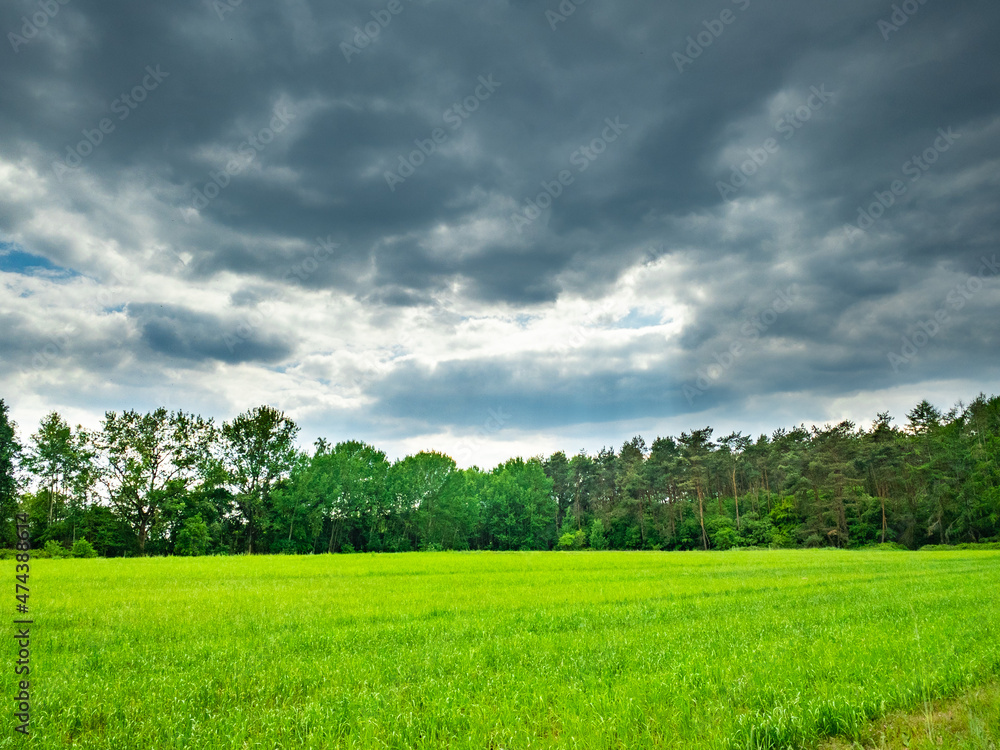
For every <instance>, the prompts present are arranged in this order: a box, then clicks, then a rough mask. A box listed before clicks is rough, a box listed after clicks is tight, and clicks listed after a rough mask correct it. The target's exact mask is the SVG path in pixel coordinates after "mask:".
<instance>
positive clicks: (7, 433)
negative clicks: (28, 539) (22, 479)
mask: <svg viewBox="0 0 1000 750" xmlns="http://www.w3.org/2000/svg"><path fill="white" fill-rule="evenodd" d="M16 430H17V425H16V424H15V423H14V422H13V421H12V420H11V419H10V409H9V408H8V407H7V404H6V403H4V400H3V399H2V398H0V546H5V547H6V546H14V543H15V542H16V536H15V531H14V515H15V514H16V513H17V495H18V489H19V487H18V479H17V460H18V458H19V457H20V455H21V444H20V443H19V442H18V441H17V434H16Z"/></svg>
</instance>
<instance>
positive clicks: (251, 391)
mask: <svg viewBox="0 0 1000 750" xmlns="http://www.w3.org/2000/svg"><path fill="white" fill-rule="evenodd" d="M0 31H4V32H5V35H6V37H7V47H6V49H5V50H3V51H2V52H0V54H2V55H3V58H4V63H3V65H2V66H0V195H3V200H2V201H0V241H2V243H3V244H0V284H2V289H3V292H2V293H3V296H2V298H0V323H2V325H0V351H2V356H0V389H2V390H0V395H2V396H3V397H5V398H6V399H7V400H8V401H10V402H11V403H12V404H13V407H14V412H15V415H16V416H17V417H18V419H19V420H20V421H21V422H22V427H23V428H27V429H26V430H25V431H27V430H30V429H33V427H34V425H35V424H36V423H37V422H36V420H37V418H38V417H39V416H41V413H42V412H43V411H45V410H47V409H50V408H56V409H59V410H61V411H64V412H66V413H68V414H70V415H75V417H76V418H79V419H81V420H84V421H89V422H93V421H95V420H96V419H97V418H98V417H99V415H100V414H101V413H102V412H103V410H105V409H120V408H130V407H137V408H142V407H144V406H152V405H154V404H157V403H166V404H167V405H170V406H173V407H175V408H177V407H181V408H184V409H191V410H200V411H203V412H205V413H207V414H213V415H217V416H220V417H228V416H231V415H232V414H234V413H236V412H238V411H242V410H244V409H245V408H248V407H249V406H252V405H255V404H257V403H262V402H269V403H273V404H275V405H277V406H279V407H281V408H284V409H286V410H288V411H289V412H290V413H291V414H292V415H293V416H295V417H296V418H297V419H298V420H300V421H301V422H302V423H303V424H304V425H305V426H306V430H305V434H306V435H307V436H311V437H315V436H318V435H320V434H322V435H326V436H328V437H330V438H332V439H334V440H337V439H346V438H349V437H350V438H360V439H367V440H371V441H376V442H379V443H380V444H381V445H385V446H387V447H388V448H389V449H390V451H395V452H396V453H400V454H401V453H403V452H406V451H408V450H414V449H417V448H420V447H426V448H430V447H439V448H442V449H446V450H451V451H452V452H456V453H458V452H461V451H464V452H465V453H466V454H468V457H469V459H468V460H469V462H471V461H473V460H475V461H478V462H480V463H484V462H485V463H488V462H489V461H492V460H495V459H498V458H500V457H502V456H503V455H505V454H506V453H516V452H523V453H537V452H542V451H548V450H553V449H557V448H564V449H567V450H576V449H577V448H583V447H586V448H589V449H594V448H596V447H600V445H601V444H602V443H604V442H609V443H610V442H615V441H620V440H621V439H622V438H623V437H626V436H628V435H629V434H633V433H635V432H638V431H640V430H645V431H647V433H650V434H651V432H655V431H662V432H666V431H670V430H674V431H676V430H679V429H689V428H690V427H692V426H701V425H703V424H704V423H713V424H725V423H730V424H732V425H733V427H734V428H739V427H741V426H742V427H744V428H749V429H762V430H763V429H768V430H769V429H773V428H774V427H777V426H779V425H780V424H786V423H787V422H788V421H789V414H788V413H787V412H788V411H791V410H792V407H794V409H795V410H796V411H795V412H794V413H792V414H791V415H790V419H791V420H792V421H799V420H800V419H803V420H807V421H808V420H816V421H822V420H825V419H833V418H839V417H843V416H845V415H846V416H850V417H852V418H855V419H865V418H871V417H872V416H874V412H873V411H872V409H873V408H879V409H880V408H882V407H883V404H884V405H886V406H890V407H892V408H906V405H908V404H909V403H910V401H909V399H911V398H916V399H919V398H922V397H924V396H926V397H928V398H931V399H933V400H937V401H938V402H939V403H941V405H943V406H947V405H949V403H950V401H951V400H953V399H954V398H957V397H958V396H960V395H964V396H971V395H974V393H975V392H978V391H979V390H981V389H982V390H987V391H989V390H993V391H994V392H995V391H997V390H998V389H997V385H998V383H1000V372H998V370H1000V368H998V366H997V359H996V352H997V351H998V346H1000V341H998V338H1000V335H998V334H1000V330H998V324H997V309H998V303H1000V268H998V266H997V264H996V257H997V254H998V250H1000V248H998V244H1000V243H998V238H1000V226H998V223H1000V212H998V210H997V208H998V197H1000V182H998V179H997V175H998V174H1000V148H998V146H1000V117H998V110H1000V99H998V95H997V91H1000V49H998V48H997V46H996V44H995V43H994V40H995V38H996V35H997V33H998V32H1000V8H998V7H997V6H996V4H995V3H991V2H987V1H986V0H972V1H970V2H967V3H963V4H961V7H957V6H955V5H953V4H947V3H943V2H941V0H926V2H923V3H921V2H918V0H908V1H907V2H906V3H900V4H897V5H895V6H893V5H892V4H885V5H884V6H883V5H880V4H877V3H876V4H874V5H873V4H872V3H869V2H860V1H859V0H847V1H846V2H842V3H837V4H834V5H830V6H829V7H827V6H823V7H822V8H817V7H811V6H810V7H805V6H803V5H802V4H801V3H794V2H791V0H781V1H779V2H771V3H766V4H765V3H762V2H759V0H733V1H732V2H729V1H728V0H727V1H726V2H719V3H718V4H717V5H715V6H707V5H705V4H704V3H695V2H683V3H671V4H668V6H664V4H662V3H653V2H637V3H628V4H625V5H621V4H619V5H615V4H612V3H608V2H604V1H603V0H586V1H583V0H563V2H561V3H556V2H550V3H548V4H543V5H541V6H540V5H537V4H533V3H527V2H521V1H517V0H514V1H509V2H505V1H501V0H489V1H487V2H484V3H479V4H475V7H470V6H469V4H467V3H466V4H462V3H458V2H452V1H450V0H436V1H433V2H429V1H422V0H392V2H384V3H383V2H381V1H380V0H377V1H376V2H372V3H362V2H347V3H338V4H336V7H332V6H329V5H328V4H323V3H318V2H308V1H307V0H284V1H283V2H278V3H272V4H267V5H261V4H253V3H245V2H242V3H241V2H236V0H218V1H212V2H209V1H207V0H194V1H192V2H188V3H183V4H181V5H179V6H171V7H159V6H158V7H156V8H154V9H150V8H147V7H142V8H140V7H137V6H135V5H134V4H128V3H125V2H118V1H115V0H108V1H104V2H100V3H98V2H96V0H95V1H93V2H90V1H88V0H68V1H67V2H65V3H62V2H61V1H60V2H55V1H54V2H52V3H50V4H45V3H37V2H23V1H21V0H18V1H17V2H12V3H8V4H6V5H5V6H4V7H3V8H2V9H0ZM970 390H971V392H970ZM869 412H871V413H869ZM497 414H500V415H501V418H500V419H497V418H496V415H497ZM896 416H897V417H901V416H902V414H901V413H898V412H897V414H896Z"/></svg>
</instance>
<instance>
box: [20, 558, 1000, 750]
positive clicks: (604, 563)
mask: <svg viewBox="0 0 1000 750" xmlns="http://www.w3.org/2000/svg"><path fill="white" fill-rule="evenodd" d="M4 565H5V567H6V569H8V579H9V581H10V584H9V585H10V589H11V592H12V593H13V588H14V580H13V578H14V568H13V565H14V563H13V562H12V561H11V562H5V563H4ZM31 589H32V593H31V605H32V613H31V614H32V616H33V617H34V618H35V624H34V625H33V629H32V644H31V647H32V655H31V658H32V670H33V671H32V675H31V681H32V731H33V736H32V739H31V741H30V743H26V742H24V740H23V738H21V737H20V736H19V735H15V734H14V733H13V731H12V727H13V720H12V719H10V718H8V719H7V720H6V724H7V727H5V729H4V731H3V733H2V734H0V737H2V739H0V746H4V747H6V746H10V747H15V746H16V747H28V746H30V747H32V748H63V747H79V748H108V749H109V750H125V749H127V748H157V749H159V748H163V749H168V748H177V749H180V748H197V749H198V750H205V749H211V750H215V748H233V749H236V748H266V749H268V750H270V749H271V748H276V747H280V748H292V747H307V748H451V749H453V750H459V749H465V748H476V749H477V750H481V749H487V748H491V749H493V750H499V749H500V748H505V749H506V750H520V749H522V748H586V749H587V750H598V749H601V748H630V749H631V748H661V747H662V748H667V747H678V748H680V747H683V748H719V749H720V750H721V749H723V748H726V749H728V748H733V749H736V748H785V747H815V746H818V744H819V742H820V741H821V740H822V738H825V737H829V736H832V735H838V736H840V737H843V738H845V740H846V741H847V742H848V744H847V745H845V747H850V746H851V745H850V743H851V742H859V743H863V742H865V741H868V740H870V739H871V737H872V735H871V732H872V731H873V730H872V727H873V724H872V721H874V720H877V719H880V718H882V717H885V716H887V715H890V714H892V712H895V711H907V712H910V713H912V714H913V715H915V716H917V717H918V718H919V720H920V723H919V726H918V727H917V729H915V730H914V731H915V732H918V730H919V731H924V732H925V733H926V727H924V724H925V723H926V718H927V716H926V714H925V710H924V709H925V701H931V700H940V699H941V698H949V697H954V696H959V695H962V694H966V693H968V692H969V691H970V689H972V688H974V687H975V686H979V685H988V684H991V683H992V682H995V681H996V680H997V678H998V677H1000V638H998V635H1000V597H998V596H997V595H996V592H998V591H1000V553H995V552H974V551H965V552H963V551H959V552H922V553H918V554H915V553H906V552H839V551H835V550H828V551H804V550H803V551H787V552H778V551H775V552H768V551H747V552H730V553H625V552H608V553H504V554H490V553H470V554H461V553H410V554H404V555H339V556H314V557H251V558H247V557H235V558H194V559H179V558H155V559H138V560H121V559H119V560H100V559H99V560H39V561H34V562H33V563H32V570H31ZM13 604H14V602H13V601H11V605H10V606H11V612H13ZM13 619H14V616H13V614H12V615H11V620H13ZM918 636H919V637H918ZM15 651H16V646H15V644H12V643H10V642H8V646H7V652H8V654H9V655H8V657H7V658H8V665H12V664H13V661H14V656H13V654H14V653H15ZM2 674H3V678H2V680H0V682H2V688H0V689H2V690H3V695H4V696H9V697H10V698H11V701H10V702H8V705H11V704H12V702H13V696H14V695H15V693H16V690H15V686H14V685H15V683H14V675H13V669H12V668H8V667H3V669H2ZM927 706H928V710H933V706H930V704H927ZM9 713H11V712H8V714H9ZM993 715H994V716H995V715H996V714H993ZM932 719H933V716H932ZM932 723H933V722H932ZM918 733H919V732H918ZM994 736H996V735H994ZM976 747H978V746H976Z"/></svg>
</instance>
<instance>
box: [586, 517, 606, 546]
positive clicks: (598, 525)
mask: <svg viewBox="0 0 1000 750" xmlns="http://www.w3.org/2000/svg"><path fill="white" fill-rule="evenodd" d="M590 548H591V549H607V548H608V536H607V534H605V533H604V523H602V521H601V519H600V518H597V519H595V520H594V523H593V524H592V525H591V527H590Z"/></svg>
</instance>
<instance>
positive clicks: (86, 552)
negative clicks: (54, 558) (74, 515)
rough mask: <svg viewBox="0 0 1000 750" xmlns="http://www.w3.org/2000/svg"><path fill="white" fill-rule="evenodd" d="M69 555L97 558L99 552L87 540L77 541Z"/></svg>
mask: <svg viewBox="0 0 1000 750" xmlns="http://www.w3.org/2000/svg"><path fill="white" fill-rule="evenodd" d="M69 554H70V556H71V557H97V550H95V549H94V545H92V544H91V543H90V542H88V541H87V540H86V539H77V540H76V541H75V542H73V549H71V550H70V553H69Z"/></svg>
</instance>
